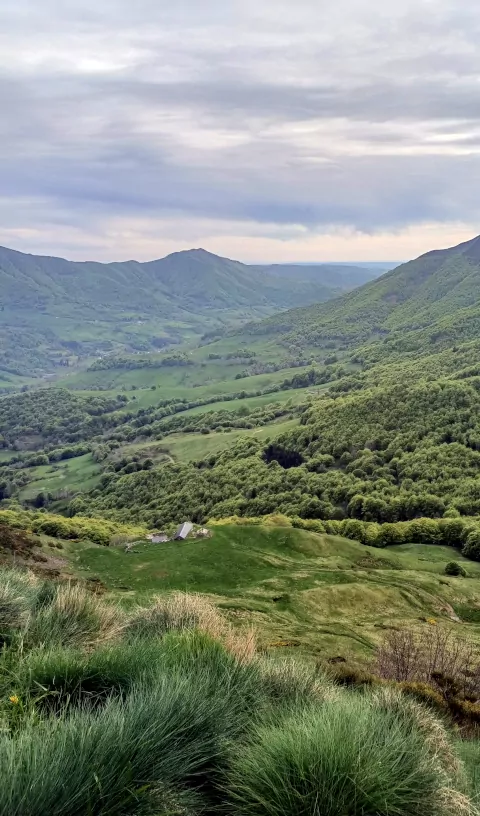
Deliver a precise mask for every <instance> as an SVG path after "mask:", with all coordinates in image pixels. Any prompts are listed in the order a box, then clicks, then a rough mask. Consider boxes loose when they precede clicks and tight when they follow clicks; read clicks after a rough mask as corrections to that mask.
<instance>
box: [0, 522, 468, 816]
mask: <svg viewBox="0 0 480 816" xmlns="http://www.w3.org/2000/svg"><path fill="white" fill-rule="evenodd" d="M294 532H296V531H294ZM291 543H292V548H294V549H295V548H296V551H297V552H301V551H302V547H301V546H300V545H299V543H298V541H296V542H295V541H293V540H292V542H291ZM0 579H1V580H0V584H1V585H3V584H7V583H10V584H11V586H12V587H14V588H15V592H16V594H17V595H20V596H21V597H22V598H23V605H22V609H23V610H24V611H26V612H27V614H26V615H24V614H23V613H22V615H20V616H16V617H15V616H14V617H13V618H11V619H10V622H9V623H8V627H9V629H10V639H9V641H8V642H7V643H6V644H4V647H3V649H2V650H1V653H0V774H1V778H2V785H1V786H0V816H45V814H49V816H79V814H87V813H88V814H97V816H114V815H115V816H153V814H155V816H174V814H175V816H200V814H207V813H225V815H226V816H233V814H236V816H242V814H245V816H246V814H257V815H258V816H262V814H265V816H284V814H289V816H290V814H295V813H298V814H309V816H320V814H322V816H323V815H324V814H325V816H329V814H332V816H333V814H337V813H342V814H345V816H365V814H367V813H376V814H378V816H380V815H381V814H387V813H388V814H391V816H400V814H402V815H403V816H414V814H415V816H417V815H418V813H421V812H428V813H429V814H431V815H432V816H458V814H461V813H463V814H467V813H468V814H470V816H478V811H476V810H474V809H473V805H472V803H471V802H470V801H469V800H468V799H467V798H466V796H465V795H464V788H468V789H469V791H470V789H471V793H472V797H474V796H475V795H476V794H475V785H474V775H473V774H472V776H471V781H470V782H469V784H468V785H467V783H465V781H464V778H463V776H462V765H461V763H460V761H459V758H458V754H457V753H456V747H455V745H454V744H453V743H452V740H451V738H450V735H449V734H448V732H447V730H446V727H445V726H444V725H443V724H442V723H441V722H440V720H438V719H437V718H436V717H435V716H434V715H433V714H430V713H429V712H428V711H426V710H425V709H424V708H422V706H420V705H419V704H417V703H415V702H413V701H411V700H410V699H409V698H408V697H404V696H402V695H401V694H400V693H399V692H396V691H394V690H393V689H390V688H385V687H378V688H373V689H370V690H365V691H364V692H361V693H360V692H356V691H347V690H345V689H342V688H340V687H338V686H334V685H333V684H332V682H331V681H329V680H328V679H327V678H326V676H325V675H324V674H322V673H321V672H319V670H318V669H317V668H316V667H315V666H314V665H312V664H311V663H310V664H307V663H303V662H301V661H300V662H293V661H285V660H283V661H282V660H279V661H277V660H269V659H268V658H267V657H265V656H264V655H262V656H260V655H259V654H258V653H256V652H255V649H254V647H253V646H252V641H251V637H250V634H249V633H248V631H245V630H243V631H242V630H240V629H237V630H234V629H233V627H232V626H231V624H229V622H228V620H227V619H226V618H225V617H224V616H223V615H222V614H221V613H220V612H219V611H218V609H216V608H215V607H214V606H212V605H211V604H210V603H209V602H208V601H207V600H206V599H205V598H204V597H198V596H188V595H183V594H178V593H176V594H173V595H170V596H168V595H167V596H163V597H159V598H157V599H156V600H155V601H154V602H153V604H150V605H149V606H147V607H135V608H134V609H131V610H130V611H127V610H124V609H122V608H120V607H119V606H117V605H116V604H113V603H111V602H106V600H105V599H102V598H100V597H99V596H96V595H92V594H90V595H89V593H88V591H87V590H86V589H85V588H83V587H82V586H79V585H77V586H71V585H68V584H66V585H65V584H57V585H52V584H50V583H47V584H46V583H44V582H43V581H41V580H40V579H39V578H35V576H32V575H30V574H29V573H18V572H16V571H15V570H13V571H12V570H3V571H2V573H1V575H0ZM85 610H88V614H86V613H85ZM59 611H62V612H63V613H64V616H65V617H66V619H67V624H66V625H65V624H64V623H62V622H61V621H60V619H59V616H58V612H59ZM46 620H49V621H50V622H51V626H50V627H47V626H45V621H46ZM75 620H76V621H77V625H76V626H73V627H72V625H71V624H72V622H73V621H75ZM85 621H88V626H87V627H86V628H87V629H88V630H89V631H88V636H87V637H85V625H84V624H85ZM105 621H109V623H108V626H107V628H105ZM66 630H68V632H69V633H70V634H69V637H68V640H67V641H64V640H63V632H64V631H66ZM39 631H40V632H43V633H45V634H46V633H47V632H51V635H50V637H48V638H47V637H43V638H42V639H40V640H38V638H35V637H32V632H33V633H35V632H39ZM59 633H61V634H62V636H61V637H58V634H59ZM240 647H243V648H240ZM245 647H247V648H245ZM458 750H459V751H463V752H464V753H465V746H464V745H463V744H460V746H459V748H458ZM465 758H466V759H467V757H465ZM468 759H469V763H468V767H469V768H470V767H471V766H472V765H473V764H474V762H475V759H476V757H475V756H474V754H473V752H471V751H470V753H469V757H468Z"/></svg>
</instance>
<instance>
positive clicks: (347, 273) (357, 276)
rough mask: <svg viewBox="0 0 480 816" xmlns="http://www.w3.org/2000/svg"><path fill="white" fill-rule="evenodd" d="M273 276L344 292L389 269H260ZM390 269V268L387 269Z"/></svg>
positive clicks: (291, 266)
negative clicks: (329, 287) (318, 284)
mask: <svg viewBox="0 0 480 816" xmlns="http://www.w3.org/2000/svg"><path fill="white" fill-rule="evenodd" d="M259 268H260V269H264V270H265V271H267V272H269V273H270V274H272V275H276V276H278V277H281V278H292V279H293V280H309V281H314V282H319V281H320V282H321V283H323V284H324V285H326V286H332V287H334V288H336V289H341V290H342V291H345V292H346V291H348V290H350V289H356V288H357V287H358V286H362V285H363V284H364V283H367V282H368V281H370V280H374V279H375V278H378V277H379V276H380V275H381V274H382V273H383V272H386V271H387V269H383V268H381V267H379V268H375V267H374V266H372V267H369V266H355V265H352V264H340V263H339V264H326V263H325V264H305V265H301V264H272V265H271V266H263V267H259ZM387 268H389V267H387Z"/></svg>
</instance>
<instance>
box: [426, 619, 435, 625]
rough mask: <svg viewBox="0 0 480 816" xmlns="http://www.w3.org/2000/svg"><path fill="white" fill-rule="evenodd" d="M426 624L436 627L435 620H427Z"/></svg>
mask: <svg viewBox="0 0 480 816" xmlns="http://www.w3.org/2000/svg"><path fill="white" fill-rule="evenodd" d="M427 623H429V624H430V625H431V626H436V625H437V621H436V620H435V618H427Z"/></svg>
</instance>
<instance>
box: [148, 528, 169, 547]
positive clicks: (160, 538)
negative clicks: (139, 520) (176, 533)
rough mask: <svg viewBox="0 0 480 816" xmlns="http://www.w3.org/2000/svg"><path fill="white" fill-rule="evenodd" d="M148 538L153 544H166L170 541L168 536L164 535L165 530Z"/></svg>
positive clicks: (149, 535) (151, 534)
mask: <svg viewBox="0 0 480 816" xmlns="http://www.w3.org/2000/svg"><path fill="white" fill-rule="evenodd" d="M147 538H148V540H149V541H151V542H152V544H165V542H166V541H170V539H169V537H168V535H167V534H166V533H164V532H163V530H159V531H158V532H155V533H149V534H148V535H147Z"/></svg>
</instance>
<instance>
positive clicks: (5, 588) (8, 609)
mask: <svg viewBox="0 0 480 816" xmlns="http://www.w3.org/2000/svg"><path fill="white" fill-rule="evenodd" d="M38 590H39V582H38V581H37V579H36V578H35V576H34V575H33V573H31V572H20V571H19V570H15V569H5V568H3V569H2V573H1V580H0V641H5V640H9V639H10V638H11V637H12V635H13V634H14V633H15V632H20V631H21V630H23V629H24V628H25V627H26V626H27V624H28V621H29V616H30V612H31V610H32V607H33V606H34V605H35V599H36V596H37V593H38Z"/></svg>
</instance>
